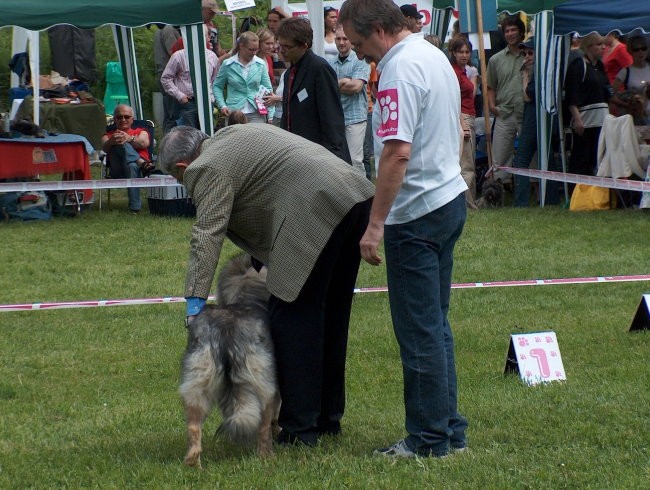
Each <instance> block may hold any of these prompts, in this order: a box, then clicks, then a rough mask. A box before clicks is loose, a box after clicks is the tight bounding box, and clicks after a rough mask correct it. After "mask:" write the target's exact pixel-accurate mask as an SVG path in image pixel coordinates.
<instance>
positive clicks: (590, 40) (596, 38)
mask: <svg viewBox="0 0 650 490" xmlns="http://www.w3.org/2000/svg"><path fill="white" fill-rule="evenodd" d="M604 42H605V38H604V37H603V36H601V35H600V34H598V33H597V32H592V33H591V34H587V35H586V36H585V37H583V38H582V39H580V49H582V50H583V51H584V50H585V49H587V48H589V47H591V46H593V45H594V44H600V43H604Z"/></svg>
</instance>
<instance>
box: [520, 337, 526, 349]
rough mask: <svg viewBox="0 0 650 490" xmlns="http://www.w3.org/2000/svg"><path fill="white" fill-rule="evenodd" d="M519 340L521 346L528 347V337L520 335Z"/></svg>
mask: <svg viewBox="0 0 650 490" xmlns="http://www.w3.org/2000/svg"><path fill="white" fill-rule="evenodd" d="M518 342H519V345H520V346H521V347H526V346H527V345H528V339H527V338H526V337H519V341H518Z"/></svg>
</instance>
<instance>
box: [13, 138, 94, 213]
mask: <svg viewBox="0 0 650 490" xmlns="http://www.w3.org/2000/svg"><path fill="white" fill-rule="evenodd" d="M93 151H94V150H93V147H92V145H91V144H90V143H89V142H88V140H87V139H86V138H84V137H83V136H79V135H76V134H59V135H57V136H47V137H45V138H35V137H31V136H22V137H20V138H0V179H28V178H33V177H37V176H39V175H41V174H58V173H61V174H63V180H92V177H91V174H90V159H89V157H88V155H90V154H92V153H93ZM82 194H83V195H82ZM79 195H80V198H79V200H80V201H81V202H82V203H90V202H92V197H93V193H92V189H85V190H83V191H81V192H80V194H79Z"/></svg>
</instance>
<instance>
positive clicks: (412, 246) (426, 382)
mask: <svg viewBox="0 0 650 490" xmlns="http://www.w3.org/2000/svg"><path fill="white" fill-rule="evenodd" d="M466 215H467V209H466V207H465V195H464V194H459V195H458V196H457V197H456V198H455V199H454V200H452V201H451V202H449V203H448V204H446V205H445V206H443V207H442V208H440V209H437V210H435V211H432V212H430V213H429V214H427V215H425V216H422V217H421V218H418V219H416V220H414V221H411V222H408V223H404V224H399V225H387V226H386V227H385V230H384V247H385V253H386V269H387V276H388V295H389V300H390V309H391V316H392V319H393V329H394V331H395V337H396V338H397V342H398V343H399V346H400V355H401V358H402V370H403V373H404V405H405V408H406V430H407V432H408V434H409V435H408V437H407V438H406V444H407V446H408V447H409V448H410V449H411V450H412V451H414V452H416V453H418V454H421V455H433V456H443V455H445V454H446V453H447V452H449V448H450V446H451V447H454V448H461V447H465V444H466V439H465V429H466V428H467V420H466V419H465V418H464V417H462V416H461V415H460V414H459V413H458V411H457V385H456V366H455V361H454V340H453V336H452V333H451V326H450V325H449V321H448V320H447V313H448V311H449V296H450V293H451V273H452V266H453V253H454V245H455V244H456V241H457V240H458V238H459V237H460V234H461V232H462V231H463V226H464V224H465V218H466Z"/></svg>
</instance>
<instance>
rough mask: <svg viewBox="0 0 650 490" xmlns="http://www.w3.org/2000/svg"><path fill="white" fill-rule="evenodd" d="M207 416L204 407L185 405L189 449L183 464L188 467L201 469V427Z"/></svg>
mask: <svg viewBox="0 0 650 490" xmlns="http://www.w3.org/2000/svg"><path fill="white" fill-rule="evenodd" d="M206 416H207V413H206V412H205V410H204V409H203V408H202V407H197V406H195V405H189V404H187V403H186V404H185V420H186V421H187V443H188V448H187V454H186V455H185V459H184V461H183V463H185V464H186V465H187V466H198V467H199V468H200V467H201V426H202V425H203V422H204V420H205V417H206Z"/></svg>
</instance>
